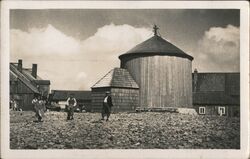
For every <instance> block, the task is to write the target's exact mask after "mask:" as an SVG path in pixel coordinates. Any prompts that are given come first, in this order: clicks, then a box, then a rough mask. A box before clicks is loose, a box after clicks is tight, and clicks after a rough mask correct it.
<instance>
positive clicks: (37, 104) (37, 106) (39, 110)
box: [32, 95, 46, 122]
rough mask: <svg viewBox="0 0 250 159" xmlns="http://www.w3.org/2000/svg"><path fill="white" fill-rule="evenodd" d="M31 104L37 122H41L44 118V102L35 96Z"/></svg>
mask: <svg viewBox="0 0 250 159" xmlns="http://www.w3.org/2000/svg"><path fill="white" fill-rule="evenodd" d="M32 104H33V105H34V110H35V113H36V115H35V116H36V117H37V119H38V120H37V122H43V121H42V118H43V117H44V112H45V110H46V107H45V101H44V100H43V99H42V98H41V96H40V95H38V96H35V97H34V99H33V100H32Z"/></svg>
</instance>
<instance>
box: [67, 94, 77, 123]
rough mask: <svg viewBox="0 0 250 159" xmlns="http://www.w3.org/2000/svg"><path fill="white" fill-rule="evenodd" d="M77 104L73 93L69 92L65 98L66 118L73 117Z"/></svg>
mask: <svg viewBox="0 0 250 159" xmlns="http://www.w3.org/2000/svg"><path fill="white" fill-rule="evenodd" d="M76 105H77V101H76V99H75V98H74V94H72V93H71V94H70V96H69V98H68V99H67V120H73V119H74V109H75V106H76Z"/></svg>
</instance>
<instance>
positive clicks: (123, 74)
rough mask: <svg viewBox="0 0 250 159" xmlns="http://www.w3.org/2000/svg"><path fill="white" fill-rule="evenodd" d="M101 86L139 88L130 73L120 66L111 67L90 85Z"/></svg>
mask: <svg viewBox="0 0 250 159" xmlns="http://www.w3.org/2000/svg"><path fill="white" fill-rule="evenodd" d="M101 87H118V88H135V89H138V88H139V86H138V85H137V83H136V82H135V81H134V79H133V78H132V76H131V75H130V73H129V72H128V71H127V70H126V69H122V68H114V69H112V70H111V71H109V72H108V73H107V74H106V75H105V76H104V77H103V78H101V79H100V80H99V81H98V82H97V83H95V84H94V85H93V86H92V88H101Z"/></svg>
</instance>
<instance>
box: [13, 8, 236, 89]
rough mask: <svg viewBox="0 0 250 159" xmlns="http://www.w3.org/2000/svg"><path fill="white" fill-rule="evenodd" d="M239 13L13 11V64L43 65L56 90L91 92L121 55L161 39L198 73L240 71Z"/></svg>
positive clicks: (40, 69)
mask: <svg viewBox="0 0 250 159" xmlns="http://www.w3.org/2000/svg"><path fill="white" fill-rule="evenodd" d="M239 17H240V12H239V10H229V9H228V10H218V9H217V10H215V9H202V10H198V9H195V10H194V9H189V10H187V9H140V10H135V9H133V10H129V9H122V10H121V9H120V10H118V9H114V10H108V9H67V10H66V9H60V10H57V9H53V10H49V9H43V10H23V9H15V10H11V11H10V61H11V62H16V61H17V60H18V59H22V60H23V65H24V67H31V66H32V63H37V64H38V75H39V76H40V77H42V78H43V79H49V80H50V81H51V89H60V90H90V89H91V86H93V85H94V84H95V83H96V82H97V81H98V80H99V79H100V78H102V77H103V76H104V75H105V74H106V73H108V72H109V71H110V70H111V69H113V68H114V67H119V66H120V61H119V59H118V56H119V55H121V54H123V53H125V52H126V51H128V50H130V49H131V48H133V47H134V46H135V45H137V44H139V43H141V42H143V41H145V40H147V39H148V38H150V37H151V36H153V32H152V27H153V25H154V24H156V25H157V26H158V27H159V28H160V29H159V33H160V35H161V36H162V37H163V38H164V39H166V40H168V41H169V42H171V43H172V44H174V45H176V46H177V47H178V48H180V49H181V50H183V51H184V52H186V53H187V54H189V55H191V56H193V57H194V60H193V62H192V67H193V68H192V69H193V70H194V69H195V68H196V69H197V70H198V72H239V62H240V61H239V56H240V28H239V27H240V26H239V25H240V18H239Z"/></svg>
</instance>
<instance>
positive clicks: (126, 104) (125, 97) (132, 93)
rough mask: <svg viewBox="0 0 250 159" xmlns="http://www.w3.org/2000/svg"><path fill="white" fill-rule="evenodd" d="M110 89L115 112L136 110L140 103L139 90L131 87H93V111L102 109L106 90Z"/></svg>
mask: <svg viewBox="0 0 250 159" xmlns="http://www.w3.org/2000/svg"><path fill="white" fill-rule="evenodd" d="M106 91H110V92H111V97H112V102H113V105H114V107H113V108H112V111H113V112H122V111H134V110H135V109H136V108H137V107H138V103H139V90H138V89H129V88H109V89H105V88H103V89H100V88H98V89H92V105H91V107H92V109H91V111H92V112H100V111H101V110H102V105H103V99H104V97H105V92H106Z"/></svg>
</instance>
